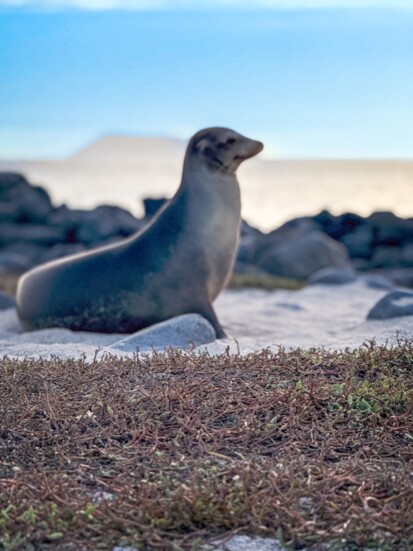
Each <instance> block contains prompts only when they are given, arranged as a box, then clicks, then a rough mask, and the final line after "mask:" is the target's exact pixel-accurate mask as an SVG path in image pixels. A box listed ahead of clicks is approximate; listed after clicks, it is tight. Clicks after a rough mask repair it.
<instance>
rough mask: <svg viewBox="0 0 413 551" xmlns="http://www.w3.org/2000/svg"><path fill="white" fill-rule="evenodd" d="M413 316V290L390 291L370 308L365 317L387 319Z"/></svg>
mask: <svg viewBox="0 0 413 551" xmlns="http://www.w3.org/2000/svg"><path fill="white" fill-rule="evenodd" d="M400 316H413V292H409V291H391V292H390V293H388V294H387V295H386V296H384V297H383V298H382V299H381V300H379V302H378V303H377V304H376V305H375V306H374V307H373V308H372V309H371V310H370V312H369V313H368V315H367V319H374V320H387V319H390V318H397V317H400Z"/></svg>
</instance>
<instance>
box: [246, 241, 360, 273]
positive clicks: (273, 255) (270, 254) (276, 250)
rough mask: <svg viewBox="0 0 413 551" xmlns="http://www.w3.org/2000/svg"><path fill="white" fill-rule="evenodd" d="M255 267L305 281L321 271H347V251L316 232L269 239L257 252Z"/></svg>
mask: <svg viewBox="0 0 413 551" xmlns="http://www.w3.org/2000/svg"><path fill="white" fill-rule="evenodd" d="M255 263H256V265H257V266H259V267H260V268H262V269H264V270H266V271H267V272H269V273H271V274H273V275H276V276H279V277H287V278H291V279H298V280H307V279H308V278H309V277H310V276H311V275H312V274H314V273H315V272H318V271H319V270H321V269H323V268H327V267H332V266H334V267H337V268H349V267H350V262H349V256H348V252H347V249H346V248H345V247H344V246H343V245H341V243H338V242H337V241H335V240H334V239H331V238H330V237H328V236H327V235H325V234H324V233H322V232H320V231H312V232H310V233H305V234H301V233H298V234H294V233H293V234H290V235H289V236H288V235H285V236H284V238H282V236H281V235H280V236H278V237H277V239H274V236H273V239H270V240H269V243H268V245H267V246H266V247H265V246H261V247H260V248H259V250H258V251H257V253H256V255H255Z"/></svg>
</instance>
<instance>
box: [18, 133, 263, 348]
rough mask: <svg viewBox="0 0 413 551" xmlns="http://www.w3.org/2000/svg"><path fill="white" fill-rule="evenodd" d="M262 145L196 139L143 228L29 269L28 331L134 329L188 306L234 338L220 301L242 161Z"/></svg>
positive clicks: (232, 137) (22, 283) (233, 241)
mask: <svg viewBox="0 0 413 551" xmlns="http://www.w3.org/2000/svg"><path fill="white" fill-rule="evenodd" d="M262 149H263V144H262V143H261V142H258V141H255V140H251V139H249V138H246V137H245V136H242V135H241V134H238V133H237V132H234V131H233V130H230V129H228V128H206V129H204V130H201V131H199V132H198V133H197V134H195V135H194V136H193V137H192V139H191V140H190V142H189V144H188V147H187V150H186V154H185V160H184V167H183V174H182V180H181V184H180V186H179V189H178V190H177V192H176V194H175V195H174V196H173V197H172V199H170V200H169V201H168V202H167V203H166V204H165V206H164V207H163V208H161V209H160V211H159V212H158V214H157V215H155V216H154V218H153V219H152V221H151V222H150V223H149V224H148V226H146V227H145V228H143V229H142V230H141V231H139V232H138V233H136V234H134V235H133V236H131V237H129V238H127V239H125V240H123V241H121V242H119V243H115V244H111V245H108V246H103V247H99V248H96V249H93V250H90V251H88V252H84V253H78V254H74V255H71V256H67V257H65V258H62V259H59V260H55V261H52V262H48V263H46V264H43V265H41V266H38V267H36V268H34V269H33V270H30V271H29V272H27V273H26V274H24V275H23V276H22V277H21V278H20V280H19V284H18V290H17V309H18V314H19V317H20V320H21V322H22V324H23V326H24V328H25V329H29V330H30V329H39V328H45V327H66V328H68V329H72V330H76V331H96V332H103V333H132V332H134V331H137V330H139V329H142V328H143V327H147V326H149V325H152V324H154V323H157V322H160V321H163V320H165V319H168V318H172V317H174V316H178V315H180V314H186V313H198V314H201V315H202V316H204V317H205V318H206V319H207V320H208V321H209V322H210V323H211V324H212V325H213V327H214V329H215V331H216V334H217V337H218V338H223V337H225V336H226V335H225V332H224V330H223V328H222V327H221V324H220V323H219V321H218V319H217V316H216V314H215V312H214V309H213V307H212V303H213V301H214V300H215V299H216V297H217V296H218V294H219V292H220V291H221V290H222V288H223V287H224V286H225V283H226V281H227V278H228V276H229V274H230V272H231V268H232V264H233V261H234V257H235V252H236V248H237V243H238V235H239V226H240V220H241V202H240V189H239V184H238V181H237V178H236V175H235V172H236V170H237V168H238V166H239V165H240V164H241V163H242V162H243V161H244V160H246V159H249V158H250V157H253V156H254V155H256V154H257V153H259V152H260V151H261V150H262Z"/></svg>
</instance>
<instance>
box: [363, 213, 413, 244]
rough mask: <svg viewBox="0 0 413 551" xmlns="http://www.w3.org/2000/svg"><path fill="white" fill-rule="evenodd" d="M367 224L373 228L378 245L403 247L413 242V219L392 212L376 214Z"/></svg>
mask: <svg viewBox="0 0 413 551" xmlns="http://www.w3.org/2000/svg"><path fill="white" fill-rule="evenodd" d="M367 223H368V224H369V225H370V226H371V227H372V228H373V231H374V234H375V242H376V244H377V245H391V246H397V247H399V246H401V245H407V244H409V243H411V242H412V241H413V219H412V218H399V217H398V216H396V215H395V214H393V213H392V212H385V211H384V212H375V213H373V214H372V215H371V216H370V217H369V218H368V219H367Z"/></svg>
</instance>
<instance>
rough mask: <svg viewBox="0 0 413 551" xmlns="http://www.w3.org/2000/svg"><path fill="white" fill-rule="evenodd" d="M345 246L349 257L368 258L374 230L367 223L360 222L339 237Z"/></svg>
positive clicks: (371, 248) (371, 251)
mask: <svg viewBox="0 0 413 551" xmlns="http://www.w3.org/2000/svg"><path fill="white" fill-rule="evenodd" d="M340 241H341V243H342V244H343V245H344V246H345V247H346V248H347V250H348V252H349V255H350V258H366V259H369V258H371V257H372V255H373V244H374V232H373V228H372V227H370V226H369V225H368V224H362V225H360V226H358V227H357V228H356V229H354V230H353V231H351V232H349V233H346V234H345V235H343V237H342V238H341V239H340Z"/></svg>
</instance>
